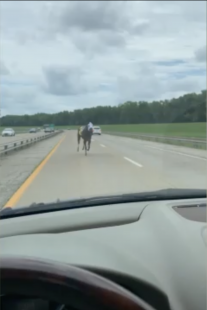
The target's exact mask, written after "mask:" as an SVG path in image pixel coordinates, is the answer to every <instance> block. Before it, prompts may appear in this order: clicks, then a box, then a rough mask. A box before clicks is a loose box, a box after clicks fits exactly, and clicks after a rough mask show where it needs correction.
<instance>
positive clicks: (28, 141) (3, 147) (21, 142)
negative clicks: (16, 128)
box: [0, 130, 63, 156]
mask: <svg viewBox="0 0 207 310" xmlns="http://www.w3.org/2000/svg"><path fill="white" fill-rule="evenodd" d="M62 132H63V130H58V131H55V132H52V133H48V134H44V135H41V136H37V137H33V138H28V137H27V138H22V139H18V140H14V141H11V142H3V143H0V156H2V155H6V154H8V153H10V152H12V151H16V150H20V149H22V148H24V147H27V146H31V145H32V144H34V143H37V142H40V141H42V140H45V139H48V138H51V137H54V136H56V135H58V134H60V133H62Z"/></svg>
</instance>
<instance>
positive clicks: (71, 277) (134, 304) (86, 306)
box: [0, 256, 155, 310]
mask: <svg viewBox="0 0 207 310" xmlns="http://www.w3.org/2000/svg"><path fill="white" fill-rule="evenodd" d="M0 261H1V265H0V275H1V293H2V294H5V295H8V294H9V295H11V294H15V295H23V296H30V297H31V296H35V297H38V298H42V299H47V300H50V301H55V302H57V303H60V304H65V305H67V306H71V307H73V308H74V309H77V310H97V309H99V310H126V309H127V310H155V309H154V308H152V307H151V306H150V305H148V304H146V302H144V301H143V300H141V299H140V298H139V297H137V296H135V295H134V294H132V293H131V292H129V291H127V290H126V289H124V288H122V287H121V286H119V285H117V284H115V283H113V282H111V281H109V280H107V279H105V278H103V277H101V276H98V275H96V274H94V273H92V272H89V271H86V270H84V269H82V268H78V267H74V266H71V265H67V264H64V263H59V262H55V261H50V260H39V259H36V258H27V257H13V256H12V257H10V256H9V257H6V256H3V257H1V259H0Z"/></svg>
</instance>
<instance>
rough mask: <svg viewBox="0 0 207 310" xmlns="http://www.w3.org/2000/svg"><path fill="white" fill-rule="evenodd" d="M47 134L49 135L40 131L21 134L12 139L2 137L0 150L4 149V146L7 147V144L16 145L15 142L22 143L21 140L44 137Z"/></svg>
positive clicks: (0, 137) (0, 138)
mask: <svg viewBox="0 0 207 310" xmlns="http://www.w3.org/2000/svg"><path fill="white" fill-rule="evenodd" d="M46 134H47V133H45V132H44V131H39V132H36V133H21V134H18V135H15V136H12V137H2V136H0V149H3V148H4V145H6V144H11V143H14V142H16V141H20V140H26V139H31V138H36V137H40V136H44V135H46Z"/></svg>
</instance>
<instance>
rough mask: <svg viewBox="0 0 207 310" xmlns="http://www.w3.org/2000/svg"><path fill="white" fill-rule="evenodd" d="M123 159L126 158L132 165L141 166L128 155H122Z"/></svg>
mask: <svg viewBox="0 0 207 310" xmlns="http://www.w3.org/2000/svg"><path fill="white" fill-rule="evenodd" d="M124 159H126V160H128V161H129V162H130V163H132V164H134V165H136V166H138V167H140V168H141V167H142V165H140V164H139V163H137V162H136V161H133V160H131V159H130V158H128V157H124Z"/></svg>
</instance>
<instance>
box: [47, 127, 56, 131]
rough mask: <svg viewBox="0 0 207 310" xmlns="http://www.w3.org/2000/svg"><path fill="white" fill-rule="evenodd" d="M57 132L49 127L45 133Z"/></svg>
mask: <svg viewBox="0 0 207 310" xmlns="http://www.w3.org/2000/svg"><path fill="white" fill-rule="evenodd" d="M54 131H55V130H54V128H52V127H47V128H45V132H54Z"/></svg>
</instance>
